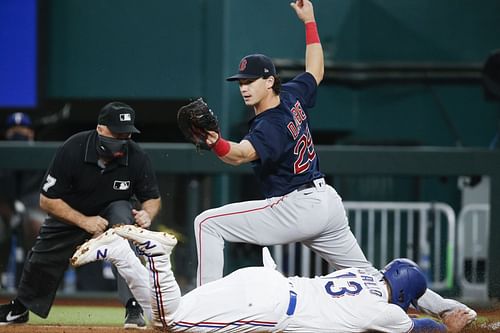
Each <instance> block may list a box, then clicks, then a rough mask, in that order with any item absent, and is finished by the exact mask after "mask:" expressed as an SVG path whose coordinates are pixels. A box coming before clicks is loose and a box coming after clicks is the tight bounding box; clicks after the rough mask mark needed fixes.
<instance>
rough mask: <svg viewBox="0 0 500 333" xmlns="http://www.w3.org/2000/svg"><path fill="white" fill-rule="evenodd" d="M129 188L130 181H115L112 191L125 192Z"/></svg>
mask: <svg viewBox="0 0 500 333" xmlns="http://www.w3.org/2000/svg"><path fill="white" fill-rule="evenodd" d="M129 188H130V180H115V182H114V183H113V190H117V191H126V190H128V189H129Z"/></svg>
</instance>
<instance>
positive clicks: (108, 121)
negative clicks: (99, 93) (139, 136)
mask: <svg viewBox="0 0 500 333" xmlns="http://www.w3.org/2000/svg"><path fill="white" fill-rule="evenodd" d="M134 121H135V111H134V109H132V108H131V107H130V106H129V105H127V104H125V103H121V102H111V103H108V104H106V105H105V106H104V107H103V108H102V109H101V112H100V113H99V117H98V119H97V123H98V124H99V125H106V126H107V127H108V128H109V129H110V130H111V132H114V133H141V131H139V130H138V129H137V128H136V127H135V126H134Z"/></svg>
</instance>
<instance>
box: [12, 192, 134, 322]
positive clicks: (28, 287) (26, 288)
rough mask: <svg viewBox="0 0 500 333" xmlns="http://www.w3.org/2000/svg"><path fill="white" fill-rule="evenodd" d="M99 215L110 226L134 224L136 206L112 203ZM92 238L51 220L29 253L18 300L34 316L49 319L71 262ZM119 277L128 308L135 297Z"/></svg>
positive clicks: (121, 290)
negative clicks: (72, 257) (86, 241)
mask: <svg viewBox="0 0 500 333" xmlns="http://www.w3.org/2000/svg"><path fill="white" fill-rule="evenodd" d="M99 215H100V216H102V217H103V218H105V219H106V220H108V222H109V224H110V225H113V224H134V217H133V216H132V205H131V203H130V202H128V201H115V202H112V203H111V204H109V205H108V206H107V207H106V208H105V209H104V210H103V211H102V212H101V213H100V214H99ZM89 238H91V235H90V234H89V233H87V232H85V231H84V230H83V229H80V228H78V227H76V226H73V225H70V224H67V223H64V222H60V221H58V220H56V219H54V218H51V217H49V218H47V219H46V220H45V222H44V224H43V225H42V227H41V229H40V234H39V235H38V238H37V240H36V242H35V245H34V246H33V248H32V249H31V251H29V252H28V255H27V258H26V261H25V263H24V269H23V275H22V277H21V281H20V282H19V286H18V295H17V299H18V300H19V301H20V302H21V303H22V304H23V305H24V306H25V307H27V308H28V309H29V310H31V311H32V312H33V313H35V314H37V315H39V316H40V317H42V318H47V316H48V315H49V312H50V308H51V307H52V303H53V302H54V298H55V296H56V292H57V289H58V288H59V285H60V283H61V280H62V279H63V277H64V272H65V271H66V269H67V268H68V264H69V259H70V258H71V256H72V255H73V253H74V252H75V250H76V247H77V246H78V245H81V244H82V243H83V242H84V241H85V240H87V239H89ZM115 275H117V287H118V294H119V298H120V300H121V301H122V303H123V304H125V303H126V302H127V300H128V299H129V298H131V297H132V293H131V292H130V290H129V289H128V286H127V284H126V283H125V281H124V280H123V279H122V278H121V276H120V275H119V274H115Z"/></svg>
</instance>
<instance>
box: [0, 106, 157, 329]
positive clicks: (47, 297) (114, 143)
mask: <svg viewBox="0 0 500 333" xmlns="http://www.w3.org/2000/svg"><path fill="white" fill-rule="evenodd" d="M134 121H135V111H134V110H133V109H132V108H131V107H130V106H129V105H127V104H124V103H120V102H112V103H109V104H107V105H105V106H104V107H103V108H102V109H101V111H100V113H99V117H98V124H97V127H96V129H95V130H90V131H83V132H80V133H77V134H75V135H73V136H72V137H70V138H69V139H68V140H66V142H64V144H63V145H62V146H61V147H59V149H58V150H57V152H56V154H55V156H54V159H53V160H52V163H51V165H50V166H49V169H48V170H47V173H46V175H45V179H44V182H43V183H42V186H41V190H40V207H41V208H42V209H44V210H45V211H46V212H47V213H48V215H49V216H48V218H47V219H46V220H45V222H44V224H43V225H42V227H41V230H40V233H39V236H38V238H37V241H36V243H35V245H34V246H33V248H32V250H31V251H30V253H29V254H28V256H27V261H26V262H25V265H24V270H23V274H22V278H21V281H20V283H19V287H18V295H17V297H16V298H15V299H14V300H12V301H11V302H10V303H9V304H5V305H0V325H5V324H13V323H25V322H27V321H28V315H29V312H28V310H30V311H32V312H34V313H35V314H37V315H39V316H40V317H43V318H46V317H47V315H48V314H49V311H50V308H51V306H52V303H53V301H54V297H55V295H56V291H57V289H58V287H59V284H60V282H61V280H62V277H63V274H64V272H65V270H66V268H67V267H68V259H69V258H70V257H71V255H72V254H73V252H74V251H75V248H76V246H77V245H79V244H81V243H83V242H84V241H85V240H86V239H89V238H91V237H92V236H98V235H99V234H101V233H103V232H104V231H105V230H106V229H107V228H108V226H109V225H112V224H116V223H127V224H134V223H137V224H138V225H140V226H141V227H144V228H147V227H149V226H150V225H151V220H152V219H153V218H154V217H155V216H156V214H157V213H158V211H159V209H160V205H161V200H160V193H159V189H158V185H157V182H156V176H155V173H154V170H153V168H152V165H151V162H150V160H149V158H148V156H147V155H146V153H145V152H144V151H143V150H142V148H140V147H139V145H138V144H137V143H135V142H134V141H132V140H131V136H132V133H139V130H138V129H137V128H136V127H135V125H134ZM133 196H135V198H137V199H138V201H139V202H140V208H139V207H133V205H132V203H131V199H132V197H133ZM134 208H137V210H135V209H134ZM117 283H118V295H119V297H120V300H121V301H122V303H123V304H124V305H125V307H126V319H125V327H126V328H140V327H145V321H144V318H143V315H142V309H141V308H140V306H139V304H138V303H137V301H136V300H135V299H134V298H133V297H132V294H131V293H130V291H129V290H128V287H127V285H126V283H125V282H124V281H123V280H121V278H118V280H117Z"/></svg>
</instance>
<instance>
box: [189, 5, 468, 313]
mask: <svg viewBox="0 0 500 333" xmlns="http://www.w3.org/2000/svg"><path fill="white" fill-rule="evenodd" d="M291 6H292V8H293V9H294V10H295V12H296V14H297V16H298V18H299V19H300V20H301V21H302V22H303V23H304V25H305V34H306V38H305V41H306V52H305V72H304V73H301V74H299V75H298V76H296V77H295V78H293V79H292V80H291V81H289V82H287V83H284V84H282V85H281V84H280V80H279V77H278V76H277V74H276V69H275V66H274V64H273V62H272V61H271V59H269V58H268V57H267V56H265V55H262V54H251V55H247V56H246V57H244V58H243V59H242V60H241V61H240V64H239V70H238V73H237V74H235V75H233V76H231V77H229V78H228V79H227V80H228V81H237V82H238V84H239V88H240V93H241V96H242V98H243V101H244V103H245V105H247V106H249V107H252V108H253V109H254V111H255V117H254V118H253V119H252V120H251V121H250V130H249V133H248V134H247V135H246V136H245V137H244V138H243V139H242V140H241V141H240V142H239V143H236V142H230V141H228V140H225V139H224V138H222V136H221V135H220V133H218V132H216V131H209V132H208V136H207V139H206V144H207V145H208V146H209V147H212V151H213V152H214V153H215V154H216V155H217V156H218V157H219V158H220V159H221V160H222V161H223V162H225V163H228V164H231V165H240V164H243V163H251V165H252V168H253V170H254V173H255V175H256V177H257V180H258V182H259V184H260V186H261V189H262V193H263V195H264V197H265V199H264V200H257V201H247V202H240V203H233V204H228V205H225V206H223V207H219V208H215V209H210V210H207V211H205V212H203V213H201V214H200V215H198V216H197V217H196V219H195V221H194V228H195V238H196V246H197V254H198V269H197V284H198V285H203V284H205V283H208V282H211V281H215V280H217V279H219V278H221V277H222V276H223V266H224V253H223V250H224V242H225V241H228V242H238V243H251V244H258V245H262V246H269V245H276V244H287V243H293V242H301V243H302V244H304V245H306V246H307V247H309V248H310V249H312V250H313V251H314V252H316V253H317V254H319V255H320V256H321V257H322V258H323V259H325V260H326V261H327V262H328V263H329V264H331V265H333V266H334V267H335V268H336V269H344V268H348V267H356V268H361V269H364V270H366V271H367V272H369V273H372V274H377V271H376V270H375V269H374V268H373V267H372V265H371V263H369V262H368V260H367V259H366V257H365V256H364V254H363V252H362V250H361V248H360V247H359V245H358V243H357V241H356V239H355V237H354V235H353V234H352V232H351V230H350V228H349V224H348V221H347V217H346V213H345V209H344V207H343V204H342V199H341V198H340V196H339V195H338V194H337V192H336V191H335V189H334V188H333V187H331V186H330V185H328V184H326V183H325V180H324V178H323V176H324V175H323V174H322V173H321V171H320V169H319V159H318V155H317V154H316V151H315V148H314V143H313V138H312V135H311V131H310V127H309V117H310V112H309V111H310V109H311V108H312V107H313V106H314V104H315V100H316V90H317V87H318V85H319V84H320V82H321V80H322V79H323V73H324V60H323V50H322V46H321V42H320V38H319V35H318V30H317V25H316V22H315V16H314V10H313V5H312V3H311V2H310V1H309V0H297V1H295V2H292V3H291ZM419 306H421V307H422V308H423V309H425V310H426V311H429V312H430V313H432V314H434V315H439V314H442V313H444V312H445V311H449V310H451V309H453V308H455V307H462V308H466V307H465V305H463V304H460V303H458V302H456V301H453V300H444V299H443V298H441V297H440V296H439V295H437V294H436V293H434V292H432V291H428V292H427V293H426V295H425V297H423V298H422V303H419ZM467 309H468V308H467ZM468 310H469V313H470V320H473V319H475V317H476V313H475V312H474V311H473V310H471V309H468Z"/></svg>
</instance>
